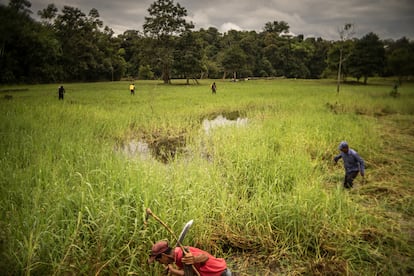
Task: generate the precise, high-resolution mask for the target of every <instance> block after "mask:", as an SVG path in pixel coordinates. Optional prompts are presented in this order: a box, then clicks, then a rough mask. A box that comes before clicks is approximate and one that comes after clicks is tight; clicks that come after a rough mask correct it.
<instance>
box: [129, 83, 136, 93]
mask: <svg viewBox="0 0 414 276" xmlns="http://www.w3.org/2000/svg"><path fill="white" fill-rule="evenodd" d="M129 90H130V91H131V95H135V84H133V83H131V84H130V85H129Z"/></svg>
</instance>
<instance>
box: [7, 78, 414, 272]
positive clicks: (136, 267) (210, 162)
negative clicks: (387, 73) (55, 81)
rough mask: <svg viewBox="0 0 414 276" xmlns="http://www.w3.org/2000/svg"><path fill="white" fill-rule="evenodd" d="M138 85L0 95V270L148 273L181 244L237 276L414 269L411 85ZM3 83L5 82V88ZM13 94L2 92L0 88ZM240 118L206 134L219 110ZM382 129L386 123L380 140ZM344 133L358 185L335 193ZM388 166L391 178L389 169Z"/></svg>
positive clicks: (45, 89) (47, 88) (91, 85)
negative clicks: (162, 149) (175, 147)
mask: <svg viewBox="0 0 414 276" xmlns="http://www.w3.org/2000/svg"><path fill="white" fill-rule="evenodd" d="M216 82H217V84H218V90H217V95H211V92H210V91H209V83H208V81H202V82H201V85H198V86H196V85H191V86H186V85H183V84H182V83H181V81H180V80H175V81H173V83H175V85H172V86H166V85H162V84H159V83H158V82H154V81H138V82H136V87H137V89H136V95H135V96H130V95H129V91H128V83H126V82H112V83H87V84H67V85H65V88H66V91H67V93H66V95H65V100H64V101H58V99H57V85H34V86H24V87H23V88H28V91H18V92H0V96H1V98H0V133H1V140H0V151H1V159H0V166H1V170H0V239H1V241H0V249H1V250H0V252H1V258H0V270H1V271H2V272H3V273H5V274H6V275H16V274H25V275H50V274H54V275H61V274H76V275H86V274H87V275H90V274H105V275H113V274H122V275H126V274H132V275H157V274H159V273H160V272H161V271H162V268H161V267H159V266H157V265H156V266H148V265H147V264H146V258H147V256H148V251H149V249H150V247H151V244H152V243H153V242H155V241H156V240H158V239H163V238H167V239H170V241H171V243H174V242H175V241H174V240H173V238H172V237H171V236H170V235H169V234H168V232H167V231H165V229H163V228H162V227H161V226H160V225H159V224H157V222H156V221H154V220H149V221H145V216H144V210H145V208H146V207H150V208H151V209H152V210H153V211H154V213H156V214H157V215H158V216H159V217H161V218H162V219H163V220H165V222H166V223H167V224H168V225H170V227H171V228H173V229H174V230H175V231H176V232H178V233H179V231H180V230H181V227H182V226H183V225H184V223H185V222H186V221H188V220H190V219H194V222H195V223H194V225H193V227H192V228H191V231H190V232H189V234H188V236H187V237H186V243H188V244H191V245H195V246H199V247H201V248H203V249H205V250H208V251H210V252H211V253H213V254H216V255H218V256H222V257H225V258H226V259H227V260H228V263H229V267H230V268H231V269H232V270H233V271H234V272H236V273H238V275H266V274H275V273H281V274H291V275H297V274H299V273H304V274H351V275H352V274H356V275H359V274H365V275H377V274H383V275H394V274H397V273H399V274H402V275H408V274H409V273H410V272H412V271H413V269H414V264H413V263H412V259H413V254H412V252H413V245H412V237H411V238H410V236H409V233H410V231H412V230H409V229H412V226H413V222H412V219H410V217H412V215H413V213H414V205H413V203H412V202H413V201H412V195H413V189H412V188H411V183H412V180H413V178H414V175H413V172H412V170H411V169H410V168H412V165H413V162H414V157H413V153H412V151H411V150H410V147H412V146H413V142H412V135H413V133H414V132H413V127H412V122H413V116H414V115H413V114H414V86H413V85H412V84H409V83H408V84H404V85H403V86H401V88H400V92H401V97H399V98H392V97H390V96H389V91H390V89H391V87H392V83H391V82H387V81H386V80H376V82H375V83H374V84H370V85H367V86H350V85H343V86H342V87H341V92H340V93H339V94H337V93H336V90H335V89H336V86H335V82H331V81H329V80H325V81H303V80H300V81H299V80H273V81H264V80H261V81H246V82H238V83H230V82H224V81H222V82H220V81H216ZM4 89H6V88H4ZM11 93H12V95H13V99H12V100H5V99H3V98H4V97H3V95H4V94H11ZM231 112H233V113H236V114H238V115H239V116H241V117H245V118H247V120H248V123H247V124H246V125H243V126H236V125H233V126H226V127H219V128H215V129H212V130H211V131H209V132H208V133H206V132H205V131H203V130H202V128H201V122H202V121H203V119H205V118H212V117H214V116H216V115H217V114H228V113H231ZM390 130H391V131H392V133H391V134H390ZM171 137H183V139H184V143H185V148H183V149H181V150H180V151H177V154H176V155H174V156H172V160H170V162H168V163H164V162H160V161H157V160H156V159H144V158H140V156H139V154H138V155H135V156H134V155H133V156H131V155H128V154H124V153H123V152H122V151H120V150H119V149H120V148H122V146H123V145H125V144H128V143H129V142H131V141H133V140H145V139H147V140H148V139H164V140H166V141H168V140H169V139H170V138H171ZM341 140H347V141H348V142H349V143H350V145H351V147H352V148H355V149H356V150H357V151H358V152H359V153H360V155H361V156H362V157H363V158H364V159H365V161H366V163H367V176H366V178H367V180H368V183H366V184H363V183H362V181H361V178H360V177H359V178H358V179H357V183H356V187H355V189H354V190H352V191H350V192H348V191H344V190H343V189H342V187H341V182H342V177H343V169H342V167H341V166H340V165H338V166H334V165H333V164H332V158H333V156H334V155H335V154H337V149H336V148H337V145H338V143H339V142H340V141H341ZM396 174H397V175H396Z"/></svg>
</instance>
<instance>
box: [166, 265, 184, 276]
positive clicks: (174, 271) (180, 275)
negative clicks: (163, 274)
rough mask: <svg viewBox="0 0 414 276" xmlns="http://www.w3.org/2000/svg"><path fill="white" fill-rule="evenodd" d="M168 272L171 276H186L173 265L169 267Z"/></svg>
mask: <svg viewBox="0 0 414 276" xmlns="http://www.w3.org/2000/svg"><path fill="white" fill-rule="evenodd" d="M168 272H169V273H170V274H171V275H177V276H184V270H181V269H177V268H175V267H174V265H173V264H169V265H168Z"/></svg>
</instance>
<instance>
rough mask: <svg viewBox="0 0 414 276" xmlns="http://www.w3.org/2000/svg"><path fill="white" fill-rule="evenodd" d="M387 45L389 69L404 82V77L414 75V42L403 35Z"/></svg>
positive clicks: (400, 81)
mask: <svg viewBox="0 0 414 276" xmlns="http://www.w3.org/2000/svg"><path fill="white" fill-rule="evenodd" d="M387 46H388V47H387V48H386V57H387V69H388V71H389V72H390V73H391V74H392V75H394V76H397V77H398V81H399V83H402V81H403V79H404V78H408V77H409V76H413V75H414V42H413V41H411V42H410V41H409V40H408V39H407V38H406V37H402V38H401V39H399V40H397V41H395V42H393V43H391V44H389V45H387Z"/></svg>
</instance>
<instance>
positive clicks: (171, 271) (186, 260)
mask: <svg viewBox="0 0 414 276" xmlns="http://www.w3.org/2000/svg"><path fill="white" fill-rule="evenodd" d="M187 249H188V251H189V252H188V253H183V251H182V250H181V248H180V247H175V248H171V247H170V246H169V245H168V242H167V241H158V242H156V243H155V244H154V245H153V246H152V249H151V253H150V257H149V259H148V263H150V264H151V263H153V262H154V261H157V262H159V263H161V264H163V265H164V266H165V267H166V272H167V274H168V275H184V270H183V269H184V264H186V265H193V266H194V268H195V269H196V270H197V272H198V273H199V274H200V276H231V271H230V269H228V268H227V264H226V261H225V260H224V259H222V258H216V257H214V256H212V255H210V254H209V253H207V252H206V251H203V250H201V249H198V248H196V247H187ZM173 264H175V266H174V265H173ZM194 275H196V274H194Z"/></svg>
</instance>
